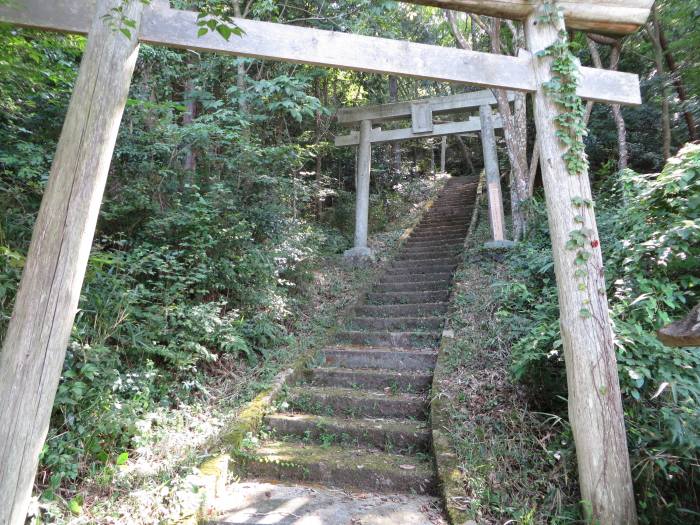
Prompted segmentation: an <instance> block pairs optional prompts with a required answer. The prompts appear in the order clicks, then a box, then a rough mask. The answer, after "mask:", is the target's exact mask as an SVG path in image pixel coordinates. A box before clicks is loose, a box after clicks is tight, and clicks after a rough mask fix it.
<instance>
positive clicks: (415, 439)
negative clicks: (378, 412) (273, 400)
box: [265, 414, 430, 452]
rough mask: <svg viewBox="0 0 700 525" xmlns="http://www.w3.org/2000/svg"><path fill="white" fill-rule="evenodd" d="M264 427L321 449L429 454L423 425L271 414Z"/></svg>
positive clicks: (426, 428) (425, 426)
mask: <svg viewBox="0 0 700 525" xmlns="http://www.w3.org/2000/svg"><path fill="white" fill-rule="evenodd" d="M265 425H266V427H267V428H268V429H269V430H270V431H273V432H274V433H275V437H278V436H294V437H296V438H298V439H303V440H304V441H305V442H308V441H309V440H311V441H314V442H317V443H318V442H320V443H323V444H324V446H329V445H337V446H342V447H348V446H350V447H358V448H360V447H374V448H377V449H379V450H386V451H388V452H398V451H411V452H428V451H429V450H430V431H429V430H428V427H427V424H426V422H423V421H410V420H404V419H356V418H352V419H344V418H337V417H328V416H316V415H312V414H273V415H270V416H267V417H265Z"/></svg>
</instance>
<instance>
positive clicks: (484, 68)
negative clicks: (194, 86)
mask: <svg viewBox="0 0 700 525" xmlns="http://www.w3.org/2000/svg"><path fill="white" fill-rule="evenodd" d="M94 13H95V2H94V0H53V1H52V2H46V1H45V0H24V1H23V2H21V4H14V5H5V6H0V21H1V22H8V23H10V24H14V25H19V26H24V27H32V28H38V29H48V30H53V31H63V32H69V33H82V34H85V33H87V31H88V29H89V27H90V23H91V20H92V16H93V15H94ZM235 22H236V24H237V25H238V26H239V27H241V29H243V30H244V31H245V35H244V36H243V37H240V38H239V37H235V36H233V37H231V38H230V40H229V41H226V40H224V39H223V38H222V37H221V36H220V35H218V34H216V33H208V34H206V35H204V36H202V37H197V30H198V26H197V13H195V12H192V11H182V10H177V9H165V8H163V7H161V6H160V5H155V4H154V5H151V6H150V7H149V8H148V9H146V12H145V13H144V16H143V22H142V24H141V29H140V32H139V40H140V41H141V42H144V43H147V44H154V45H164V46H168V47H176V48H186V49H194V50H199V51H215V52H220V53H224V54H230V55H236V56H247V57H254V58H263V59H273V60H280V61H287V62H295V63H302V64H310V65H317V66H329V67H337V68H341V69H353V70H358V71H366V72H371V73H384V74H391V75H398V76H408V77H414V78H424V79H429V80H437V81H444V82H457V83H464V84H472V85H477V86H483V87H491V88H502V89H511V90H515V91H525V92H534V91H536V90H537V87H538V86H537V80H536V79H535V75H534V72H533V67H532V60H533V58H532V57H531V56H529V55H523V56H519V57H511V56H505V55H495V54H491V53H480V52H476V51H465V50H462V49H455V48H448V47H440V46H433V45H426V44H416V43H413V42H404V41H400V40H390V39H386V38H376V37H368V36H360V35H354V34H348V33H339V32H334V31H322V30H319V29H311V28H306V27H298V26H292V25H286V24H275V23H271V22H260V21H256V20H244V19H236V20H235ZM581 73H582V79H581V86H580V87H579V89H578V94H579V95H580V96H581V97H582V98H584V99H587V100H593V101H598V102H610V103H614V104H623V105H626V104H641V92H640V89H639V82H638V80H639V79H638V77H637V75H634V74H630V73H620V72H617V71H607V70H601V69H595V68H581Z"/></svg>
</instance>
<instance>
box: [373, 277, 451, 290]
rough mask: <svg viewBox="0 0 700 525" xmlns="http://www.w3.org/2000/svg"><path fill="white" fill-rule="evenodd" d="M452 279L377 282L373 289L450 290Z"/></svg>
mask: <svg viewBox="0 0 700 525" xmlns="http://www.w3.org/2000/svg"><path fill="white" fill-rule="evenodd" d="M449 288H450V281H449V280H447V279H445V280H441V281H418V282H396V283H382V284H375V285H374V286H373V287H372V291H373V292H375V293H382V292H429V291H438V290H448V289H449Z"/></svg>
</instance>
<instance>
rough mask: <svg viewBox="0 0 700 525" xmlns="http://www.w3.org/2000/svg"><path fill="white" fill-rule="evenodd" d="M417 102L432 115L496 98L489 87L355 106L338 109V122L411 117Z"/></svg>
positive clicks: (460, 109) (454, 111)
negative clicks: (424, 104)
mask: <svg viewBox="0 0 700 525" xmlns="http://www.w3.org/2000/svg"><path fill="white" fill-rule="evenodd" d="M508 95H509V96H508V98H509V100H510V101H513V99H514V98H515V94H514V93H509V94H508ZM417 102H423V103H426V104H430V108H431V110H432V112H433V115H442V114H445V113H457V112H460V111H469V110H471V109H474V108H478V107H479V106H483V105H484V104H489V105H494V104H495V103H496V98H495V97H494V96H493V93H492V91H491V90H490V89H485V90H483V91H472V92H470V93H458V94H457V95H447V96H443V97H428V98H424V99H421V100H420V101H418V100H409V101H406V102H392V103H389V104H377V105H374V106H358V107H355V108H340V109H338V113H337V118H338V123H340V124H346V125H351V124H354V123H355V122H360V121H361V120H371V121H372V122H375V123H376V122H385V121H388V120H400V119H405V118H408V117H411V111H412V105H413V104H415V103H417Z"/></svg>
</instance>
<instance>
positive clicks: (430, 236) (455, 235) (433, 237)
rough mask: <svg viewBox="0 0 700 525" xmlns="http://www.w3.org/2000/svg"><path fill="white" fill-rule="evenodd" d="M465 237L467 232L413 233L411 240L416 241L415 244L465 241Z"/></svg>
mask: <svg viewBox="0 0 700 525" xmlns="http://www.w3.org/2000/svg"><path fill="white" fill-rule="evenodd" d="M465 235H466V232H465V233H460V232H436V233H431V232H416V233H413V234H411V235H410V237H409V240H411V241H414V242H421V241H442V240H445V239H448V240H463V239H464V236H465Z"/></svg>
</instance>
